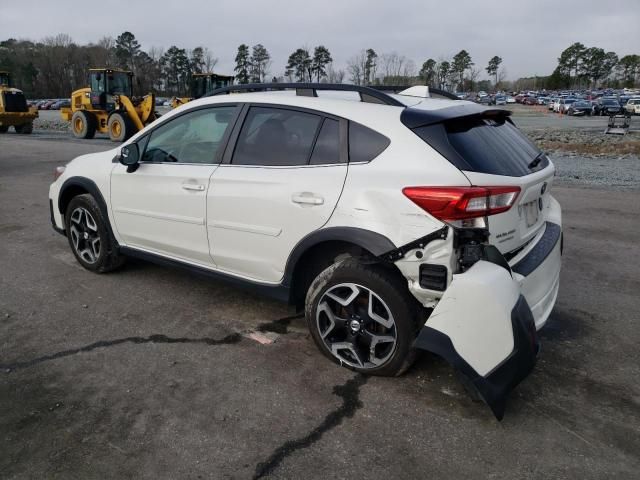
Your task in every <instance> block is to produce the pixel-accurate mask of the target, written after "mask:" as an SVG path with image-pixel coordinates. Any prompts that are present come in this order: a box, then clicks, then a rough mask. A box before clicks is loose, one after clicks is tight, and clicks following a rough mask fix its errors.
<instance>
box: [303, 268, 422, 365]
mask: <svg viewBox="0 0 640 480" xmlns="http://www.w3.org/2000/svg"><path fill="white" fill-rule="evenodd" d="M305 315H306V319H307V324H308V326H309V330H310V331H311V335H312V337H313V339H314V341H315V343H316V345H317V346H318V348H319V349H320V350H321V351H322V353H324V354H325V355H326V356H327V357H329V358H330V359H332V360H333V361H335V362H337V363H339V364H340V365H342V366H344V367H347V368H349V369H352V370H356V371H358V372H362V373H367V374H371V375H383V376H395V375H400V374H402V373H403V372H404V371H405V370H406V369H407V368H409V367H410V366H411V364H412V363H413V361H414V359H415V356H416V351H415V350H414V349H413V347H412V345H413V341H414V339H415V336H416V332H417V327H418V323H419V322H418V318H419V309H418V308H417V304H416V301H415V300H414V299H413V298H412V297H411V296H410V294H409V293H408V291H407V288H406V284H405V285H403V282H402V280H401V279H400V278H396V276H395V272H393V271H390V270H387V269H385V268H383V267H382V266H380V265H375V264H364V263H361V262H359V261H358V260H356V259H346V260H343V261H339V262H337V263H335V264H333V265H332V266H330V267H329V268H327V269H326V270H324V271H323V272H322V273H321V274H320V275H318V277H317V278H316V279H315V280H314V281H313V283H312V284H311V287H310V288H309V291H308V292H307V298H306V305H305Z"/></svg>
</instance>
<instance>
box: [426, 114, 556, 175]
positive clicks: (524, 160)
mask: <svg viewBox="0 0 640 480" xmlns="http://www.w3.org/2000/svg"><path fill="white" fill-rule="evenodd" d="M414 132H415V133H416V134H417V135H418V136H419V137H420V138H422V139H423V140H424V141H425V142H427V143H428V144H430V145H431V146H432V147H433V148H435V149H436V150H437V151H438V152H440V154H442V155H443V156H444V157H445V158H446V159H447V160H449V161H450V162H451V163H453V164H454V165H455V166H456V167H458V168H459V169H461V170H468V171H472V172H478V173H488V174H491V175H504V176H512V177H522V176H524V175H528V174H530V173H533V172H535V171H538V170H541V169H543V168H545V167H546V166H547V165H548V164H549V160H548V159H547V157H546V156H545V155H543V154H542V152H541V151H540V150H539V149H538V148H537V147H536V146H535V145H534V144H533V143H532V142H531V141H530V140H529V139H528V138H527V137H526V136H525V135H524V134H523V133H522V132H520V130H518V129H517V128H516V127H515V126H514V125H513V124H512V123H511V122H510V121H509V120H507V119H506V118H498V119H488V118H481V117H465V118H457V119H452V120H448V121H446V122H444V123H439V124H435V125H428V126H425V127H418V128H416V129H414Z"/></svg>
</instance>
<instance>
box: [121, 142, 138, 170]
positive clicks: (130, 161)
mask: <svg viewBox="0 0 640 480" xmlns="http://www.w3.org/2000/svg"><path fill="white" fill-rule="evenodd" d="M139 161H140V150H138V144H137V143H130V144H129V145H125V146H124V147H122V149H121V150H120V163H121V164H122V165H126V166H127V167H128V168H127V172H129V173H131V172H135V171H136V170H137V169H138V162H139Z"/></svg>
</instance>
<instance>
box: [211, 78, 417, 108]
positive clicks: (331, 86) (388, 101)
mask: <svg viewBox="0 0 640 480" xmlns="http://www.w3.org/2000/svg"><path fill="white" fill-rule="evenodd" d="M266 90H295V91H296V95H298V96H301V97H317V96H318V93H317V92H318V90H330V91H338V92H357V93H358V94H360V101H362V102H367V103H379V104H382V105H391V106H394V107H406V105H405V104H404V103H401V102H399V101H398V100H396V99H395V98H393V97H392V96H390V95H387V94H386V93H384V92H381V91H379V90H376V89H375V88H371V87H363V86H361V85H347V84H344V83H245V84H240V85H229V86H228V87H222V88H217V89H215V90H212V91H211V92H209V93H206V94H204V95H203V97H213V96H215V95H223V94H226V93H231V92H260V91H266Z"/></svg>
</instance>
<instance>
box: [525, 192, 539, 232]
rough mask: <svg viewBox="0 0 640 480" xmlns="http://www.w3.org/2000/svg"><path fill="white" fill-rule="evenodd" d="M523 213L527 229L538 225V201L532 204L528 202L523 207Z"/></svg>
mask: <svg viewBox="0 0 640 480" xmlns="http://www.w3.org/2000/svg"><path fill="white" fill-rule="evenodd" d="M522 211H523V213H524V219H525V222H526V223H527V227H533V226H534V225H535V224H536V223H538V215H539V214H540V209H539V208H538V200H537V199H536V200H533V201H532V202H527V203H525V204H523V205H522Z"/></svg>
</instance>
